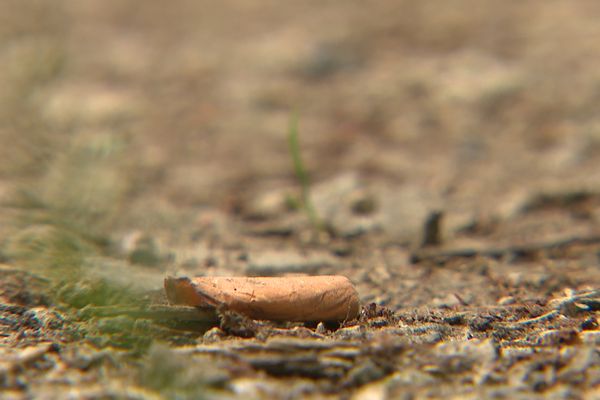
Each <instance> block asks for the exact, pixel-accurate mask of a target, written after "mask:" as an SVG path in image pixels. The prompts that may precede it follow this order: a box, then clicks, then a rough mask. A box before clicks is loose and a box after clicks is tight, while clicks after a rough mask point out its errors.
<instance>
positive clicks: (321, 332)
mask: <svg viewBox="0 0 600 400" xmlns="http://www.w3.org/2000/svg"><path fill="white" fill-rule="evenodd" d="M315 332H317V333H318V334H319V335H324V334H325V333H327V328H325V324H324V323H322V322H319V324H318V325H317V328H316V329H315Z"/></svg>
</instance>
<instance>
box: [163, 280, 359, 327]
mask: <svg viewBox="0 0 600 400" xmlns="http://www.w3.org/2000/svg"><path fill="white" fill-rule="evenodd" d="M165 291H166V293H167V298H168V299H169V302H170V303H171V304H180V305H188V306H196V307H204V308H205V307H214V308H220V307H224V308H225V309H227V310H232V311H236V312H239V313H241V314H244V315H247V316H248V317H250V318H253V319H262V320H271V321H343V320H346V319H353V318H355V317H356V316H357V315H358V311H359V299H358V293H357V292H356V289H355V288H354V286H353V285H352V283H351V282H350V280H349V279H348V278H346V277H345V276H337V275H328V276H294V277H265V278H246V277H232V278H227V277H212V278H209V277H202V278H192V279H190V278H174V277H168V278H166V279H165Z"/></svg>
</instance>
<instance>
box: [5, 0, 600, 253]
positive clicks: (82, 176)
mask: <svg viewBox="0 0 600 400" xmlns="http://www.w3.org/2000/svg"><path fill="white" fill-rule="evenodd" d="M599 17H600V3H598V2H596V1H593V0H590V1H584V0H582V1H576V2H559V1H512V0H508V1H502V2H498V1H481V0H457V1H453V2H448V1H435V0H424V1H418V2H417V1H409V0H406V1H377V2H368V1H354V0H348V1H343V2H342V1H313V0H307V1H302V2H293V3H287V4H285V5H282V3H281V2H278V1H260V2H248V1H242V0H232V1H227V2H220V3H219V4H216V3H214V2H209V1H195V0H194V1H191V0H190V1H186V0H178V1H175V2H170V3H169V5H167V4H166V3H159V2H144V3H140V2H138V1H127V0H125V1H122V0H120V1H108V0H107V1H103V2H95V1H87V0H84V1H81V0H77V1H75V0H57V1H52V2H48V1H42V0H31V1H27V2H23V1H20V0H6V1H3V2H2V3H1V4H0V87H1V88H2V90H1V91H0V140H1V143H2V146H1V148H0V152H1V156H0V196H1V197H2V199H3V201H4V202H5V203H6V204H9V205H10V206H11V207H5V208H3V209H2V211H1V212H2V214H3V215H2V218H3V219H5V218H13V217H14V216H15V215H16V214H15V213H16V211H15V206H16V207H17V208H18V209H20V210H28V211H27V212H25V213H20V214H19V215H20V217H19V218H20V219H19V221H20V222H19V224H20V225H19V224H17V227H16V228H15V226H14V224H3V228H2V235H3V240H4V243H5V245H4V249H5V250H4V253H5V256H6V257H8V258H11V259H12V258H15V257H17V258H18V257H19V254H21V253H22V250H20V247H19V246H21V245H23V243H25V244H26V245H27V246H29V248H31V246H32V243H34V244H35V243H36V240H37V239H35V238H38V236H39V235H40V231H41V232H45V230H46V229H48V226H50V227H51V228H52V229H55V228H57V227H58V228H60V229H62V230H63V231H64V232H67V233H69V234H70V233H73V232H76V235H75V236H80V237H82V236H83V237H85V240H84V242H85V241H89V240H91V241H92V242H93V243H95V244H98V243H100V244H102V243H104V242H103V240H105V239H106V237H111V236H114V235H117V236H118V235H121V236H122V237H123V238H124V239H123V240H125V241H126V239H127V237H128V236H127V235H129V234H130V232H132V230H133V231H135V230H139V231H141V232H152V231H153V230H154V231H160V232H163V233H162V234H163V235H165V241H167V242H169V241H171V242H173V243H175V242H178V241H179V240H180V239H181V237H182V235H183V234H182V233H181V232H184V231H185V232H186V233H185V235H188V233H190V232H192V233H193V232H195V231H198V229H200V228H198V227H199V226H200V227H202V226H204V225H202V224H204V223H206V221H207V220H208V221H209V222H210V223H214V221H220V220H219V218H222V219H227V218H230V217H231V216H239V215H241V216H250V217H256V216H258V217H260V218H263V219H264V218H270V217H273V218H275V217H277V216H279V215H281V213H285V212H287V211H289V210H288V209H287V208H286V206H285V198H286V196H287V194H289V193H290V192H294V190H296V191H297V189H298V182H297V178H296V176H295V175H294V170H293V168H292V162H291V156H290V150H289V148H288V142H287V132H288V125H289V120H290V115H291V113H292V112H293V111H294V110H296V111H297V112H298V114H299V121H300V142H301V152H302V157H303V159H304V162H305V165H306V168H307V169H308V172H309V173H310V176H311V180H312V187H311V195H312V196H313V197H314V201H315V205H316V208H317V209H318V211H319V213H320V215H321V216H322V218H324V219H327V220H328V221H330V222H331V223H332V224H333V225H334V228H336V229H337V230H338V231H339V232H341V233H342V234H348V235H352V234H353V233H356V232H358V231H360V232H363V231H364V230H368V229H371V228H373V227H376V228H377V229H379V230H382V231H383V232H385V233H386V234H389V235H390V237H393V238H399V239H403V240H404V239H406V240H410V238H411V237H414V235H415V229H417V227H419V226H420V225H421V224H422V221H423V216H424V215H426V214H427V212H428V211H429V210H432V209H440V208H441V209H443V210H445V211H446V221H447V225H446V226H447V228H446V229H447V230H448V232H447V234H448V235H449V237H452V236H453V235H455V234H456V232H460V231H461V229H462V230H464V229H465V227H469V226H471V227H472V226H473V224H475V225H477V224H478V223H480V222H481V221H484V222H485V221H487V220H489V219H493V218H504V217H507V216H508V217H510V216H511V215H513V214H514V213H515V212H516V211H515V210H518V209H520V207H522V206H523V204H524V203H523V201H524V200H523V199H525V198H529V197H528V196H530V195H531V194H532V193H554V192H557V191H558V192H561V193H562V192H565V191H566V192H577V193H581V192H583V193H590V192H595V191H597V189H598V188H599V187H600V169H598V168H597V165H598V160H599V157H600V114H599V113H598V101H599V100H600V69H598V61H600V60H599V58H600V40H598V39H599V38H600V26H599V25H598V22H597V21H598V19H599ZM365 199H366V200H373V202H372V203H369V202H367V204H371V205H372V207H367V210H366V211H367V212H363V211H364V210H363V211H361V209H360V207H359V208H353V205H356V202H357V201H358V202H359V204H365V203H364V200H365ZM360 201H363V202H362V203H361V202H360ZM206 210H213V211H210V212H208V214H207V213H206V212H205V211H206ZM348 210H350V211H348ZM371 211H373V212H374V214H373V215H372V216H371V218H370V219H368V218H367V219H366V218H365V217H364V214H368V213H370V212H371ZM357 214H358V216H357ZM353 218H355V219H356V218H358V220H357V221H355V220H353ZM5 220H6V221H7V220H8V219H5ZM557 224H558V225H557ZM40 226H42V227H41V228H40ZM561 226H562V225H560V224H559V223H558V222H556V221H554V220H553V221H551V223H549V224H548V226H547V227H546V228H544V229H545V230H544V229H540V227H539V226H534V227H532V228H531V229H530V231H527V232H525V233H523V235H524V237H529V236H528V235H543V234H545V233H548V232H549V234H552V233H556V232H557V231H558V230H560V229H561ZM65 227H66V228H65ZM63 228H64V229H63ZM15 229H17V232H20V233H21V234H23V232H24V229H25V230H26V234H24V236H23V235H21V236H18V235H17V236H15ZM32 229H33V230H34V231H35V232H34V234H33V238H32V236H31V234H32V233H31V230H32ZM117 233H118V234H117ZM42 236H43V234H42ZM186 237H187V236H186ZM15 238H16V239H15ZM90 238H91V239H90ZM497 239H498V240H501V239H502V238H501V237H498V238H497ZM511 239H514V236H512V237H511ZM67 242H69V241H68V240H67ZM15 243H17V245H16V246H15ZM61 246H67V247H69V246H71V247H73V246H74V247H76V248H80V247H78V246H83V245H82V244H81V243H79V242H77V243H76V244H73V243H70V244H69V243H67V244H66V245H65V244H64V243H63V244H61ZM124 246H126V245H124ZM84 247H85V246H84ZM20 251H21V253H19V252H20Z"/></svg>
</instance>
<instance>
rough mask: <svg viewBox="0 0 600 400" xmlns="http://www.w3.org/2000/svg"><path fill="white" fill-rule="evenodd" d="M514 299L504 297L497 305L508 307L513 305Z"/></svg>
mask: <svg viewBox="0 0 600 400" xmlns="http://www.w3.org/2000/svg"><path fill="white" fill-rule="evenodd" d="M515 302H516V299H515V298H514V297H513V296H504V297H501V298H500V299H499V300H498V305H501V306H508V305H511V304H515Z"/></svg>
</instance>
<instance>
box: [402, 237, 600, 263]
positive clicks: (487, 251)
mask: <svg viewBox="0 0 600 400" xmlns="http://www.w3.org/2000/svg"><path fill="white" fill-rule="evenodd" d="M588 244H600V236H596V235H595V236H587V237H572V238H568V239H563V240H557V241H555V242H547V243H536V244H530V245H522V246H508V247H498V248H494V247H492V248H484V249H469V248H465V249H454V250H430V249H420V250H417V251H415V252H413V253H412V254H411V257H410V260H411V262H412V263H413V264H416V263H420V262H423V261H435V262H438V263H444V262H446V261H448V260H449V259H453V258H474V257H488V258H495V259H499V258H502V257H505V256H509V255H513V256H517V257H528V256H532V255H534V254H537V253H539V252H543V251H549V250H557V249H564V248H566V247H569V246H574V245H588Z"/></svg>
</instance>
